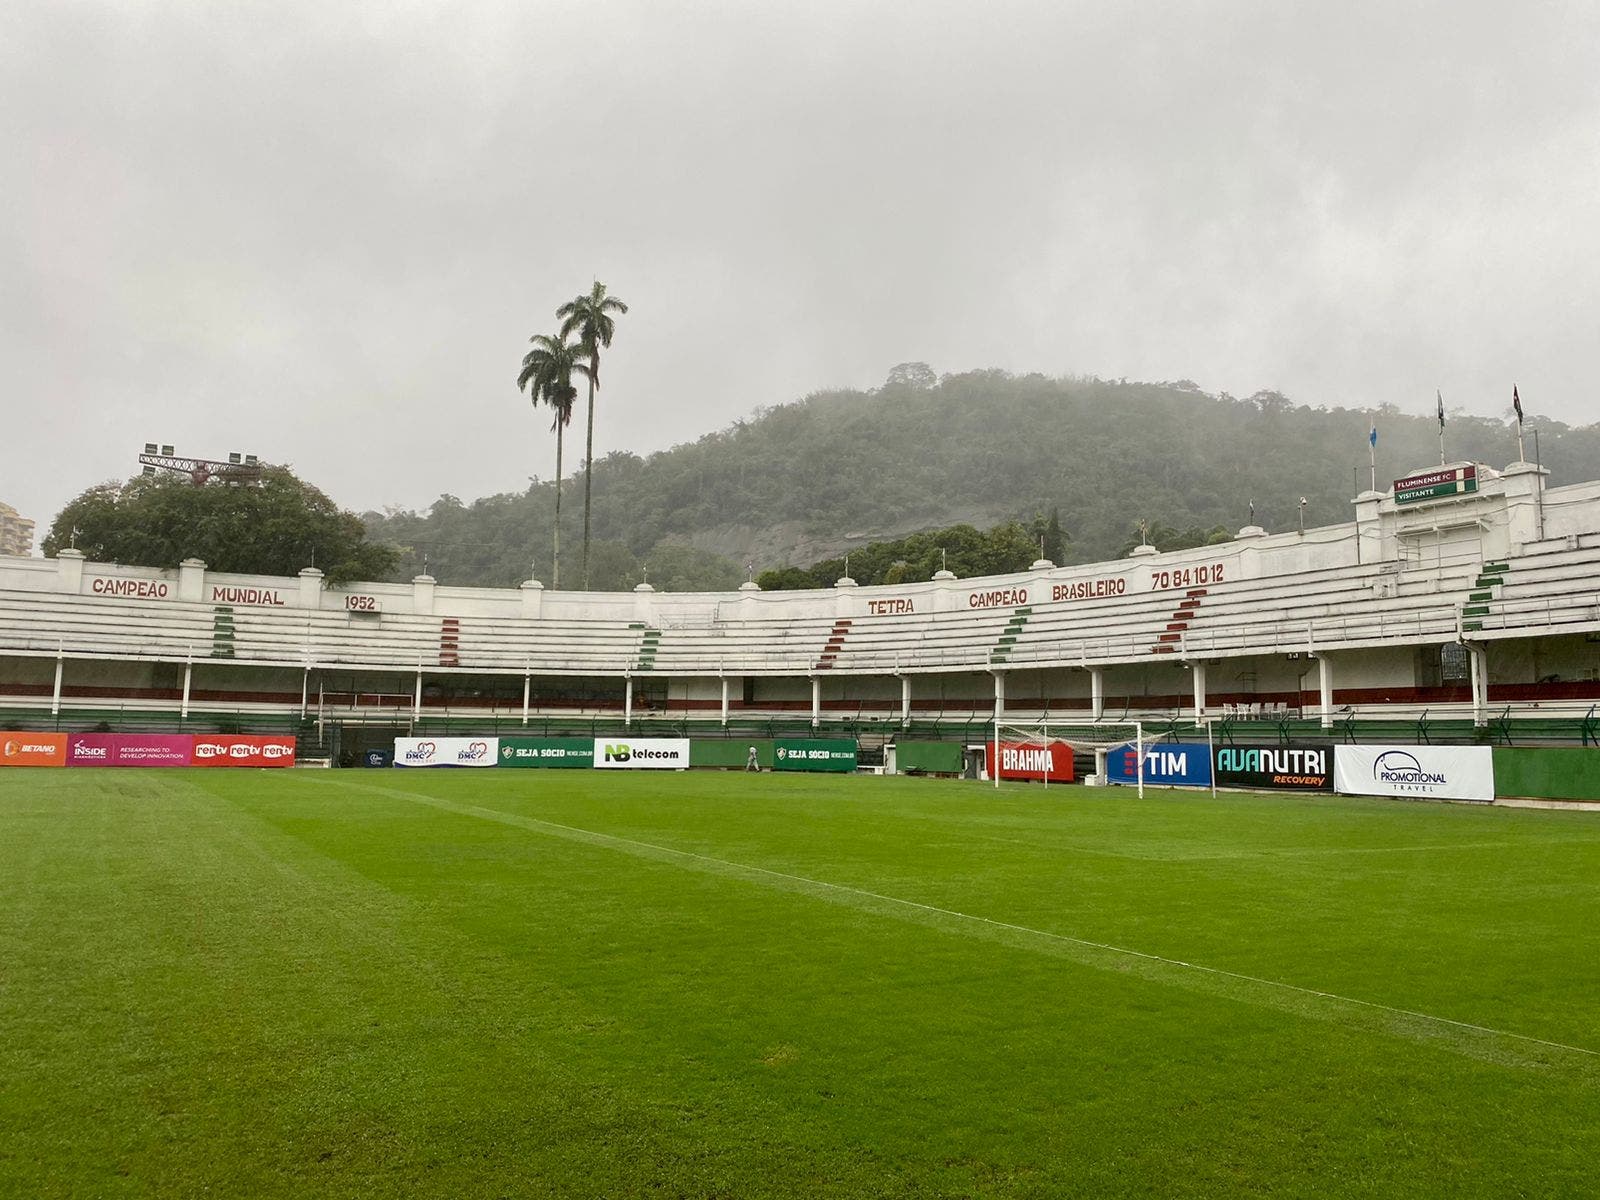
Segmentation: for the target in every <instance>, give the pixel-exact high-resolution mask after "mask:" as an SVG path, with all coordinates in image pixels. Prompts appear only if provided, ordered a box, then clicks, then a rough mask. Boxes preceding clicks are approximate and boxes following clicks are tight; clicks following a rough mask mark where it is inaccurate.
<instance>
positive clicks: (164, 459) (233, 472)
mask: <svg viewBox="0 0 1600 1200" xmlns="http://www.w3.org/2000/svg"><path fill="white" fill-rule="evenodd" d="M139 462H140V464H141V465H142V466H143V467H144V473H145V474H146V475H154V474H155V473H156V472H157V471H158V470H160V471H171V472H172V473H173V474H175V475H187V476H188V477H189V479H190V482H192V483H195V484H202V483H206V482H208V481H209V480H212V479H220V480H222V481H223V482H224V483H239V484H249V483H260V482H261V466H262V464H261V460H260V459H258V458H257V457H256V456H255V455H254V454H241V453H239V452H238V451H237V450H235V451H232V452H230V453H229V455H228V461H227V462H223V461H222V460H221V459H216V458H191V457H189V456H188V455H182V454H177V453H174V451H173V449H172V447H171V446H158V445H156V443H154V442H146V443H145V444H144V453H143V454H141V455H139Z"/></svg>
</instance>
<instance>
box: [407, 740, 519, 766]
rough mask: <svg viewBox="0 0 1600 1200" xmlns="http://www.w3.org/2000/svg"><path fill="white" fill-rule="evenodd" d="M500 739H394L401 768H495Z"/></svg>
mask: <svg viewBox="0 0 1600 1200" xmlns="http://www.w3.org/2000/svg"><path fill="white" fill-rule="evenodd" d="M499 742H500V739H499V738H492V737H491V738H464V737H437V738H417V737H402V738H395V740H394V765H395V766H397V767H492V766H494V764H495V760H496V759H497V758H498V757H499V750H500V746H499Z"/></svg>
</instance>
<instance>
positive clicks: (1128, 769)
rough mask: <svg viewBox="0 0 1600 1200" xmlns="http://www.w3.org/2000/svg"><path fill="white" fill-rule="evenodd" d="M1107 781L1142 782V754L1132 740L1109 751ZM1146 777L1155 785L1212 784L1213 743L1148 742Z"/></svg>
mask: <svg viewBox="0 0 1600 1200" xmlns="http://www.w3.org/2000/svg"><path fill="white" fill-rule="evenodd" d="M1106 781H1107V782H1108V783H1138V782H1139V754H1138V751H1137V750H1136V749H1135V748H1134V745H1133V743H1132V742H1125V743H1123V744H1122V745H1121V746H1117V747H1115V748H1113V749H1111V750H1108V751H1106ZM1144 781H1145V782H1146V783H1147V784H1152V785H1153V786H1155V787H1210V786H1211V747H1209V746H1207V745H1205V744H1204V743H1203V742H1153V743H1152V742H1146V743H1145V747H1144Z"/></svg>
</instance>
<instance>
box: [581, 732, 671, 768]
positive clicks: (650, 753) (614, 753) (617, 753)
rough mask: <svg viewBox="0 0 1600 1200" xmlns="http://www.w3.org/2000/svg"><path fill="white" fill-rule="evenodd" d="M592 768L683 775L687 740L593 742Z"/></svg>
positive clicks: (603, 739)
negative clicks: (679, 772)
mask: <svg viewBox="0 0 1600 1200" xmlns="http://www.w3.org/2000/svg"><path fill="white" fill-rule="evenodd" d="M592 753H593V754H594V765H595V766H597V767H601V768H605V769H609V770H619V769H620V770H629V771H641V770H643V771H686V770H688V769H689V739H688V738H630V737H625V736H619V737H613V738H595V739H594V746H593V749H592Z"/></svg>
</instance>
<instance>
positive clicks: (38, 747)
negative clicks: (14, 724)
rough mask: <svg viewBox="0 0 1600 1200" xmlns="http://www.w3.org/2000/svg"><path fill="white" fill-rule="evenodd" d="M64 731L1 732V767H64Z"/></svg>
mask: <svg viewBox="0 0 1600 1200" xmlns="http://www.w3.org/2000/svg"><path fill="white" fill-rule="evenodd" d="M66 765H67V735H66V734H64V733H0V767H64V766H66Z"/></svg>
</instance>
